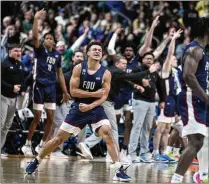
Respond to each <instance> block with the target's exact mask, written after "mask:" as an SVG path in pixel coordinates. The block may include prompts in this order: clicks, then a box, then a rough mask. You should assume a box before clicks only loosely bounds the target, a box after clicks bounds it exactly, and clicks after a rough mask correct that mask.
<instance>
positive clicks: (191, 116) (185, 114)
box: [178, 91, 209, 136]
mask: <svg viewBox="0 0 209 184" xmlns="http://www.w3.org/2000/svg"><path fill="white" fill-rule="evenodd" d="M178 110H179V112H180V115H181V119H182V121H183V124H184V128H183V132H182V136H187V135H190V134H202V135H204V136H208V131H207V127H208V124H209V123H208V122H207V105H206V103H205V102H204V101H202V100H201V99H200V98H199V97H197V96H195V95H194V94H193V93H192V92H191V91H187V92H181V93H180V94H179V96H178Z"/></svg>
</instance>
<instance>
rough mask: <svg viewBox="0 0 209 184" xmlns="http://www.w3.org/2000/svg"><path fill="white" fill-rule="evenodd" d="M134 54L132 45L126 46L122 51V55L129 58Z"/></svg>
mask: <svg viewBox="0 0 209 184" xmlns="http://www.w3.org/2000/svg"><path fill="white" fill-rule="evenodd" d="M133 56H134V50H133V48H132V47H126V48H125V52H124V57H125V58H126V59H127V60H130V59H131V58H132V57H133Z"/></svg>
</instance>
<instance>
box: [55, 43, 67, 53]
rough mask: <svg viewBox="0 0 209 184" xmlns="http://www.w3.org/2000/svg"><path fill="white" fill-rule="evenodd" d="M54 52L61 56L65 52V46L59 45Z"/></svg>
mask: <svg viewBox="0 0 209 184" xmlns="http://www.w3.org/2000/svg"><path fill="white" fill-rule="evenodd" d="M56 50H57V51H58V52H59V53H60V54H63V53H64V52H65V45H60V46H58V47H56Z"/></svg>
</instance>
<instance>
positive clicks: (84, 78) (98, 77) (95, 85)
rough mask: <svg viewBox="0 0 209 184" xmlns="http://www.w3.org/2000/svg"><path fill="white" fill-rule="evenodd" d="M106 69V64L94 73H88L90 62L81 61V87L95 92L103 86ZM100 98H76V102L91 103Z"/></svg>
mask: <svg viewBox="0 0 209 184" xmlns="http://www.w3.org/2000/svg"><path fill="white" fill-rule="evenodd" d="M105 71H106V68H105V67H104V66H102V65H101V66H100V68H99V69H98V70H97V71H96V73H94V74H93V75H90V74H88V62H83V63H81V74H80V86H79V89H82V90H84V91H89V92H95V91H97V90H98V89H101V88H102V84H103V75H104V73H105ZM97 99H98V98H75V102H76V103H85V104H90V103H92V102H94V101H95V100H97Z"/></svg>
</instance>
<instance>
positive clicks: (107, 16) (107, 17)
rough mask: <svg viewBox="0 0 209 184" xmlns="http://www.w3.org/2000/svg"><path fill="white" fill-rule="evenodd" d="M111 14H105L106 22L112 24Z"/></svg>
mask: <svg viewBox="0 0 209 184" xmlns="http://www.w3.org/2000/svg"><path fill="white" fill-rule="evenodd" d="M111 18H112V17H111V13H106V14H105V20H106V21H107V22H110V21H111Z"/></svg>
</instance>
